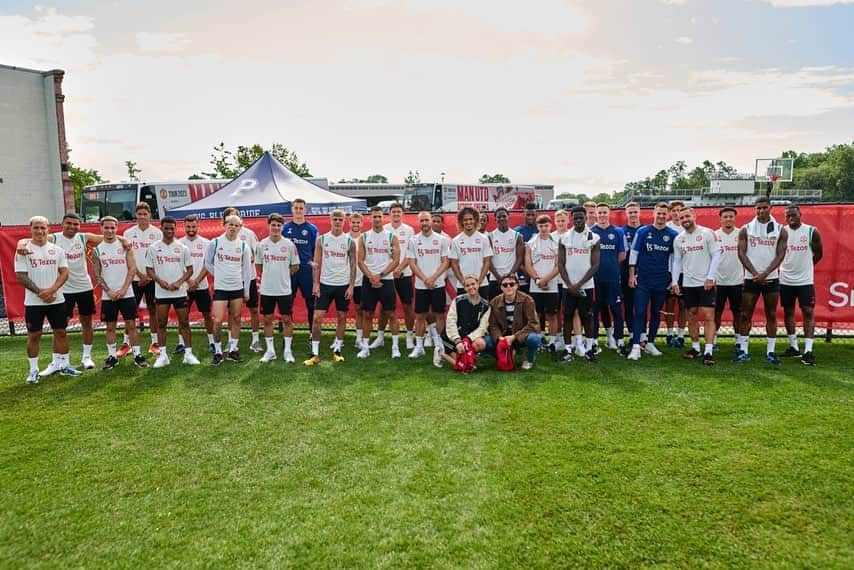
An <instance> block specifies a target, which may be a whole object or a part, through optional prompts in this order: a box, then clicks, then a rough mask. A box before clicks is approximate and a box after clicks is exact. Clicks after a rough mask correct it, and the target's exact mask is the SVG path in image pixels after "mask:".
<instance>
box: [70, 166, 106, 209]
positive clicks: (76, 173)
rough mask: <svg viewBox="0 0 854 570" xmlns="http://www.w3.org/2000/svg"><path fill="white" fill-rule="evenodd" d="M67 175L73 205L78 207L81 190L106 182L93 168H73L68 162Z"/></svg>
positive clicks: (81, 194)
mask: <svg viewBox="0 0 854 570" xmlns="http://www.w3.org/2000/svg"><path fill="white" fill-rule="evenodd" d="M68 175H69V177H70V178H71V184H72V185H73V186H74V204H75V205H77V206H79V205H80V198H81V197H82V196H83V188H85V187H86V186H91V185H92V184H100V183H101V182H106V180H104V179H103V178H101V175H100V174H99V173H98V171H97V170H95V169H94V168H90V169H86V168H80V167H78V166H75V165H74V164H72V163H71V162H70V161H69V163H68Z"/></svg>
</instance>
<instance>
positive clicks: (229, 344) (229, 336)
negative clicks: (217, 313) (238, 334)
mask: <svg viewBox="0 0 854 570" xmlns="http://www.w3.org/2000/svg"><path fill="white" fill-rule="evenodd" d="M228 346H231V331H228Z"/></svg>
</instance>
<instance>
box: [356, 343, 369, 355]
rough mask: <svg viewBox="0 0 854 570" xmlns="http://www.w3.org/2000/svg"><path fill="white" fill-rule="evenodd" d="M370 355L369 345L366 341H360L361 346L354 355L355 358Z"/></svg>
mask: <svg viewBox="0 0 854 570" xmlns="http://www.w3.org/2000/svg"><path fill="white" fill-rule="evenodd" d="M370 355H371V346H370V345H369V344H368V343H367V342H365V341H362V347H361V349H360V350H359V354H357V355H356V358H367V357H369V356H370Z"/></svg>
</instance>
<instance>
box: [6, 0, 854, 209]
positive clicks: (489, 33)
mask: <svg viewBox="0 0 854 570" xmlns="http://www.w3.org/2000/svg"><path fill="white" fill-rule="evenodd" d="M852 23H854V0H838V1H833V0H719V1H711V0H702V1H701V0H623V1H617V0H591V1H586V0H579V1H570V0H562V1H561V0H529V1H528V2H524V3H523V2H504V1H502V0H499V1H496V0H470V1H466V0H396V1H392V0H362V1H343V0H306V1H302V0H257V1H247V2H243V3H238V2H234V1H233V0H205V1H203V2H202V1H199V2H195V1H193V2H191V1H182V2H176V1H175V0H169V1H166V0H146V1H145V2H143V1H137V2H118V1H111V2H105V1H91V0H62V1H55V2H42V3H40V4H34V3H32V2H20V1H18V0H3V2H0V63H3V64H7V65H15V66H21V67H31V68H36V69H52V68H56V67H58V68H61V69H64V70H66V72H67V75H66V79H65V83H64V89H65V93H66V104H65V111H66V125H67V130H68V139H69V143H70V145H71V146H72V149H73V154H72V160H73V161H74V162H75V163H77V164H79V165H81V166H85V167H89V168H96V169H98V170H100V171H101V173H102V174H103V175H105V176H106V177H108V178H110V179H112V180H117V179H120V178H123V177H125V175H126V172H125V169H124V166H123V163H124V161H125V160H129V159H130V160H134V161H136V162H137V163H138V164H139V166H140V167H141V168H142V170H143V175H144V177H145V178H147V179H149V180H153V179H162V178H185V177H186V176H188V175H190V174H192V173H193V172H199V171H201V170H204V169H205V168H206V167H207V166H208V160H209V155H210V149H211V147H212V146H213V145H214V144H216V143H218V142H219V141H224V142H225V143H226V145H227V146H231V147H234V146H236V145H238V144H251V143H255V142H258V143H261V144H264V145H267V144H270V143H272V142H276V141H277V142H281V143H283V144H285V145H286V146H288V147H290V148H292V149H294V150H296V151H297V152H298V153H299V155H300V158H301V159H303V160H305V161H306V162H307V163H308V165H309V167H310V168H311V171H312V173H313V174H314V175H316V176H325V177H328V178H330V179H332V180H337V179H339V178H343V177H346V178H351V177H364V176H367V175H369V174H373V173H381V174H385V175H386V176H388V177H389V178H390V179H391V180H392V181H399V180H401V179H402V178H403V176H405V174H406V172H407V171H408V170H410V169H413V170H414V169H417V170H420V171H421V173H422V177H423V178H424V179H425V180H438V178H439V175H440V172H447V177H446V179H447V180H449V181H458V182H470V181H473V180H475V179H476V178H477V177H478V176H479V175H480V174H482V173H484V172H502V173H504V174H506V175H508V176H509V177H510V178H511V179H512V180H513V181H514V182H520V183H524V182H544V183H553V184H555V185H556V186H557V187H558V190H559V191H571V192H581V191H584V192H587V193H596V192H599V191H613V190H614V189H619V188H621V187H622V185H623V183H625V182H627V181H629V180H634V179H638V178H642V177H644V176H646V175H649V174H652V173H653V172H654V171H655V170H657V169H659V168H662V167H667V166H669V165H670V164H672V163H673V162H675V161H677V160H685V161H687V162H688V163H689V165H692V166H693V165H695V164H697V163H699V162H700V161H702V160H703V159H709V160H713V161H718V160H725V161H727V162H728V163H730V164H732V165H734V166H736V167H737V168H738V169H739V170H744V171H752V170H753V160H754V158H757V157H769V156H778V155H779V154H780V153H781V152H782V151H783V150H786V149H789V148H794V149H797V150H804V151H816V150H821V149H823V148H824V147H825V146H827V145H830V144H835V143H841V142H850V141H851V140H852V138H853V137H852V133H854V129H852V126H854V39H852V38H853V37H854V35H852V34H851V27H852Z"/></svg>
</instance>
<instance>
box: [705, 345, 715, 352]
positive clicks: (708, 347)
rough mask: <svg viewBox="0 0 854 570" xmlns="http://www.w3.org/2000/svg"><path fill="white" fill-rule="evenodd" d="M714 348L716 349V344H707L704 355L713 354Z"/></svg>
mask: <svg viewBox="0 0 854 570" xmlns="http://www.w3.org/2000/svg"><path fill="white" fill-rule="evenodd" d="M714 347H715V345H714V344H708V343H706V350H705V351H704V353H705V354H712V349H713V348H714Z"/></svg>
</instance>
